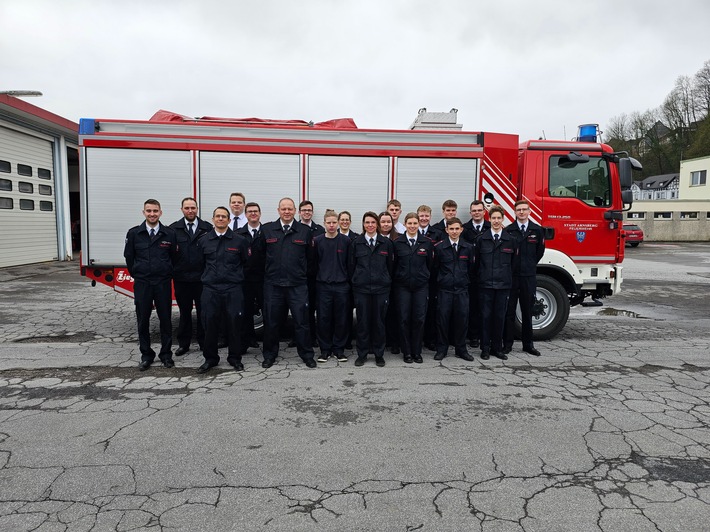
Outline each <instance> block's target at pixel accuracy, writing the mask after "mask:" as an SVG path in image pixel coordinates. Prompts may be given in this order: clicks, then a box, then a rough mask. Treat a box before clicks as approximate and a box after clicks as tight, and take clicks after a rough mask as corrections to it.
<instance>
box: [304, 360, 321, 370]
mask: <svg viewBox="0 0 710 532" xmlns="http://www.w3.org/2000/svg"><path fill="white" fill-rule="evenodd" d="M304 363H305V364H306V367H307V368H315V367H316V366H317V365H318V364H316V361H315V360H313V359H312V358H307V359H306V360H304Z"/></svg>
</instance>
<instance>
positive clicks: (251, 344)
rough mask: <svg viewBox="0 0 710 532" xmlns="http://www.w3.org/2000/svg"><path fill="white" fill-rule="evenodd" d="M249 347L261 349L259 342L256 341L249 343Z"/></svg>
mask: <svg viewBox="0 0 710 532" xmlns="http://www.w3.org/2000/svg"><path fill="white" fill-rule="evenodd" d="M249 347H253V348H254V349H256V348H257V347H259V342H257V341H256V340H252V341H251V342H249Z"/></svg>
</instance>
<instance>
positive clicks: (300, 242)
mask: <svg viewBox="0 0 710 532" xmlns="http://www.w3.org/2000/svg"><path fill="white" fill-rule="evenodd" d="M293 243H294V244H305V243H306V241H305V240H294V241H293Z"/></svg>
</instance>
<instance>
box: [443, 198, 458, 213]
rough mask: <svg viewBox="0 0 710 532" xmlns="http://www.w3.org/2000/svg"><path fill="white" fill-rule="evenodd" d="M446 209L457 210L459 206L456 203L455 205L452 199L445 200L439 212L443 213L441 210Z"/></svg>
mask: <svg viewBox="0 0 710 532" xmlns="http://www.w3.org/2000/svg"><path fill="white" fill-rule="evenodd" d="M447 207H453V208H455V209H458V208H459V205H458V203H456V202H455V201H454V200H452V199H447V200H446V201H445V202H444V203H443V204H442V205H441V210H442V211H443V210H444V209H446V208H447Z"/></svg>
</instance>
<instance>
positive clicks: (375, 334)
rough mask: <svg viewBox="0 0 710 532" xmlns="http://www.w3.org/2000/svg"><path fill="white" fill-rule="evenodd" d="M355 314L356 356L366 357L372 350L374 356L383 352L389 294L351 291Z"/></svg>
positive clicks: (377, 356) (379, 355) (378, 355)
mask: <svg viewBox="0 0 710 532" xmlns="http://www.w3.org/2000/svg"><path fill="white" fill-rule="evenodd" d="M353 298H354V300H355V312H356V315H357V325H356V336H357V356H358V357H360V358H366V357H367V354H368V353H369V352H370V351H372V352H373V353H374V354H375V357H376V358H379V357H382V356H384V354H385V317H386V316H387V307H388V305H389V294H387V293H385V294H364V293H361V292H353Z"/></svg>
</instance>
